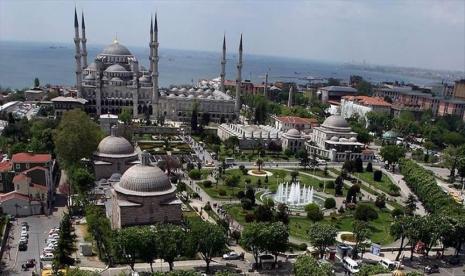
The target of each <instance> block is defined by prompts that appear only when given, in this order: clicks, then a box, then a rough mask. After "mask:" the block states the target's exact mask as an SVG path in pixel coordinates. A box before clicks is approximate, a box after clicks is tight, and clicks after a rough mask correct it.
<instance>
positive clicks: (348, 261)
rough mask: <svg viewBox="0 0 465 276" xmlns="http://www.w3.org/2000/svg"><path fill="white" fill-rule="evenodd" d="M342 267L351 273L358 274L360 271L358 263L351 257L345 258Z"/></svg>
mask: <svg viewBox="0 0 465 276" xmlns="http://www.w3.org/2000/svg"><path fill="white" fill-rule="evenodd" d="M342 265H343V266H344V268H345V269H346V270H347V271H349V272H350V273H358V272H359V271H360V266H359V265H358V263H357V262H356V261H354V260H353V259H352V258H350V257H344V259H342Z"/></svg>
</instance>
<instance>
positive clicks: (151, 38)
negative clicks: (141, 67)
mask: <svg viewBox="0 0 465 276" xmlns="http://www.w3.org/2000/svg"><path fill="white" fill-rule="evenodd" d="M152 41H153V17H151V18H150V43H149V46H150V54H149V61H150V72H153V43H152Z"/></svg>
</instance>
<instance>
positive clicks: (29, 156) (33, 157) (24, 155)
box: [11, 152, 52, 163]
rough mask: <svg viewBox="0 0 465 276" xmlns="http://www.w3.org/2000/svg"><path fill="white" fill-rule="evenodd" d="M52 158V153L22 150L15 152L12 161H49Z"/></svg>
mask: <svg viewBox="0 0 465 276" xmlns="http://www.w3.org/2000/svg"><path fill="white" fill-rule="evenodd" d="M51 160H52V156H51V155H50V154H35V153H29V152H21V153H16V154H13V156H12V157H11V161H13V163H47V162H49V161H51Z"/></svg>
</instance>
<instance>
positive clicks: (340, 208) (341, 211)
mask: <svg viewBox="0 0 465 276" xmlns="http://www.w3.org/2000/svg"><path fill="white" fill-rule="evenodd" d="M337 211H338V213H339V214H343V213H344V212H345V211H346V210H345V209H344V206H342V205H341V207H339V209H338V210H337Z"/></svg>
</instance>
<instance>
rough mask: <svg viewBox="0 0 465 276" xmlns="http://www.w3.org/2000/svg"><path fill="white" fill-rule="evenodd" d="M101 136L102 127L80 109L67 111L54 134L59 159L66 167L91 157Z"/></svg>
mask: <svg viewBox="0 0 465 276" xmlns="http://www.w3.org/2000/svg"><path fill="white" fill-rule="evenodd" d="M101 138H102V131H101V130H100V127H99V126H98V125H97V124H96V123H94V122H93V121H92V120H91V119H90V118H89V117H88V116H87V114H86V113H84V111H82V110H79V109H75V110H71V111H67V112H65V113H64V114H63V117H62V118H61V121H60V124H59V126H58V128H57V129H56V131H55V132H54V135H53V140H54V142H55V146H56V152H57V155H58V159H59V160H60V161H61V162H62V164H63V165H64V166H65V168H69V167H70V166H72V165H74V164H76V163H78V162H79V161H80V160H81V159H82V158H89V157H91V155H92V153H93V152H94V151H95V150H96V149H97V145H98V143H99V141H100V140H101Z"/></svg>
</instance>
